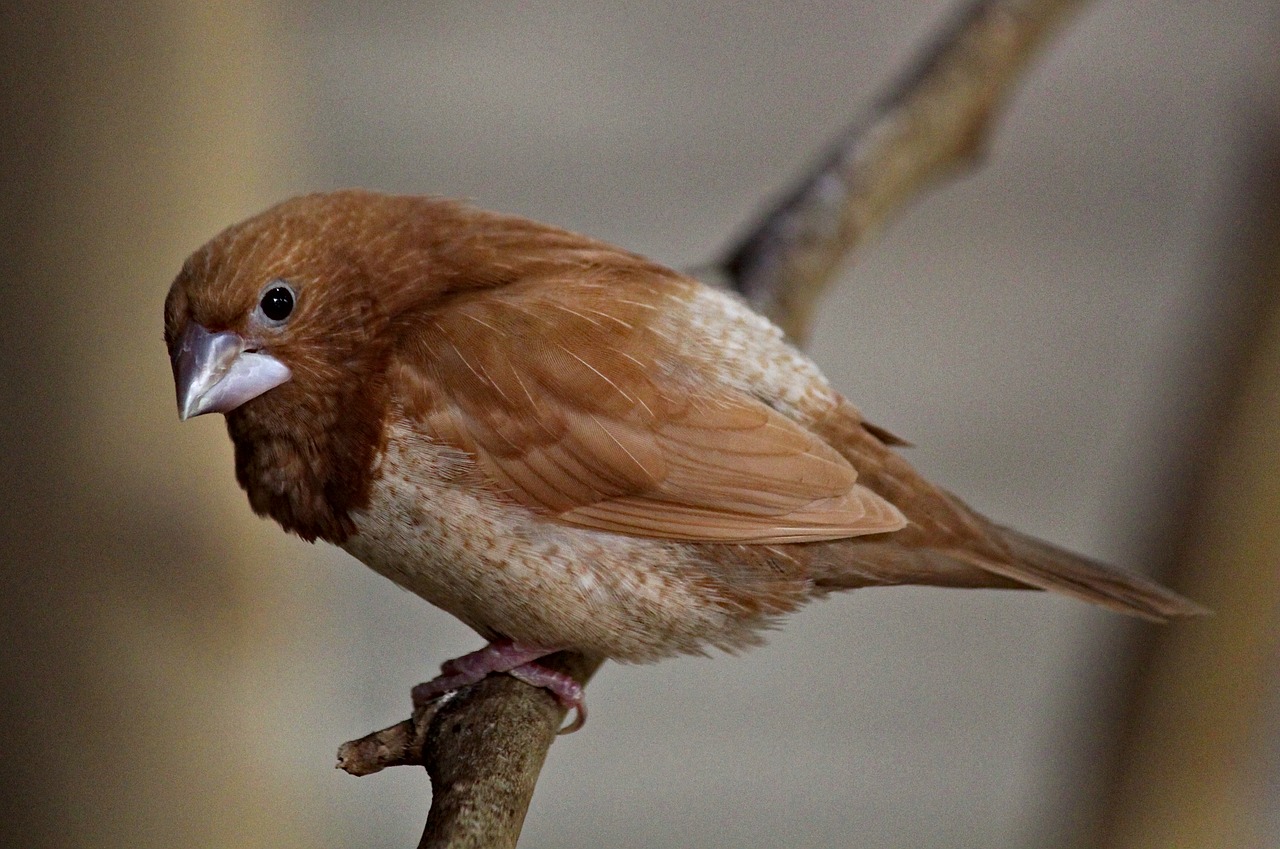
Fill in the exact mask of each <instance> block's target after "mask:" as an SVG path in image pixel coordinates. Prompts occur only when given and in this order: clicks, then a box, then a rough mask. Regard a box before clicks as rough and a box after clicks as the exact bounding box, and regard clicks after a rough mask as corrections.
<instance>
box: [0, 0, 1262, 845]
mask: <svg viewBox="0 0 1280 849" xmlns="http://www.w3.org/2000/svg"><path fill="white" fill-rule="evenodd" d="M951 8H952V4H951V3H949V2H934V0H929V2H920V0H910V2H908V0H895V1H894V2H889V1H888V0H874V2H854V1H853V0H848V1H847V2H813V3H796V2H784V1H783V0H777V1H776V2H753V3H738V2H721V1H720V0H702V2H698V3H668V2H656V3H647V4H635V3H612V2H589V3H588V2H570V0H564V2H548V3H538V4H514V3H465V4H464V3H441V2H398V3H374V4H347V3H339V2H317V3H283V2H269V0H257V2H243V3H226V4H212V3H154V2H129V3H115V4H110V3H70V2H65V0H52V1H51V2H47V3H43V4H19V3H8V4H5V5H4V7H3V9H2V10H0V39H2V40H3V42H2V43H3V50H4V56H3V59H4V65H5V67H7V68H8V71H6V72H5V85H4V94H3V96H2V98H3V100H2V102H3V109H4V113H3V122H2V124H3V126H4V131H3V137H4V145H5V148H6V149H5V150H4V151H3V153H4V156H3V161H4V167H5V172H6V175H7V176H6V179H5V191H4V193H3V196H2V197H0V225H2V226H3V228H4V230H3V247H2V248H0V257H2V260H0V261H2V262H3V267H2V269H0V270H2V271H3V275H4V276H3V281H2V282H0V292H3V298H4V301H3V310H2V312H0V318H2V319H3V321H4V332H3V336H2V337H0V345H3V349H2V350H3V358H2V362H0V368H2V369H3V376H2V378H0V392H3V406H4V410H5V416H4V417H3V425H2V427H3V440H4V443H3V449H4V456H5V462H4V463H3V464H0V466H2V471H0V474H2V475H3V479H2V483H3V486H4V487H5V489H6V491H8V492H9V493H10V495H9V496H8V503H9V505H10V506H9V507H8V508H6V509H5V510H4V511H3V515H4V523H5V529H6V533H5V534H4V539H3V556H4V563H5V566H6V568H5V570H4V574H5V586H4V588H3V595H4V601H5V608H6V609H5V611H4V615H3V623H4V629H5V635H4V645H5V651H4V656H5V661H6V667H7V670H6V671H7V673H8V674H7V675H6V684H5V696H4V700H3V701H4V706H5V712H6V714H7V715H6V717H5V723H4V727H5V728H6V734H5V737H6V742H7V745H6V764H5V766H6V768H5V770H4V774H5V775H4V779H3V780H4V783H5V796H6V799H7V802H8V807H9V812H8V813H7V814H6V816H5V818H4V825H3V826H0V828H3V829H5V830H8V831H10V832H11V834H9V835H7V836H3V837H0V843H3V844H4V845H9V846H31V847H45V846H48V847H55V846H57V847H61V846H66V847H71V846H94V847H172V846H179V845H181V846H188V845H190V846H217V847H258V846H264V847H265V846H270V847H302V846H307V847H327V846H334V847H336V846H346V845H362V846H371V847H403V846H412V845H414V844H415V843H416V841H417V838H418V835H419V833H420V830H421V827H422V823H423V821H424V818H425V812H426V808H427V800H428V796H429V783H428V781H427V778H426V775H425V773H424V772H423V771H421V770H417V769H396V770H391V771H389V772H386V773H383V774H379V775H376V776H372V777H369V778H364V779H355V778H351V777H349V776H347V775H345V774H343V773H340V772H338V771H336V770H334V769H333V762H334V751H335V749H336V746H337V745H338V744H339V743H340V742H342V741H343V740H346V739H349V738H352V737H357V736H360V735H362V734H364V733H366V732H367V731H370V730H373V729H375V728H380V727H383V726H385V725H389V724H391V723H393V722H395V721H398V720H400V719H402V718H404V716H405V715H407V712H408V707H409V704H408V698H407V696H408V690H409V687H410V686H411V685H412V684H413V683H416V682H417V681H419V680H422V679H424V678H426V677H429V676H430V675H431V674H433V672H434V670H435V667H436V665H437V664H438V663H439V662H440V661H441V660H443V659H445V658H448V657H451V656H454V655H457V654H460V653H462V652H465V651H468V650H470V649H473V648H476V647H478V645H479V640H478V638H477V637H476V636H475V635H474V634H472V633H470V632H469V631H468V630H467V629H466V628H465V627H463V626H462V625H460V624H459V623H457V622H455V621H453V620H452V619H451V618H449V617H448V616H447V615H446V614H444V613H441V612H439V611H437V610H434V609H432V608H430V607H429V606H428V605H426V604H425V603H423V602H420V601H419V600H417V599H416V598H413V597H410V596H409V595H407V594H405V593H403V592H401V591H399V590H397V589H395V588H394V587H393V586H391V584H390V583H388V582H386V581H384V580H383V579H382V578H380V577H378V576H376V575H374V574H373V573H372V572H371V571H369V570H367V569H365V568H364V567H363V566H361V565H360V564H358V563H356V562H355V561H354V560H352V559H351V558H349V557H348V556H347V555H345V554H343V553H342V552H340V551H337V550H336V549H332V548H329V547H326V546H323V545H320V546H311V545H307V544H305V543H303V542H301V541H299V540H297V539H295V538H292V537H286V536H285V535H284V534H283V533H281V532H280V531H279V530H278V529H277V528H276V527H275V526H274V525H271V524H268V523H267V522H265V521H262V520H259V519H256V518H255V517H254V516H253V515H252V514H251V513H250V511H249V508H248V505H247V502H246V501H245V499H244V497H243V494H242V493H241V492H240V491H239V490H238V488H237V487H236V484H235V481H234V479H233V473H232V462H231V446H230V443H229V441H228V440H227V438H226V435H225V430H224V428H223V424H222V421H221V419H220V418H219V417H216V416H208V417H204V418H201V419H197V420H195V421H193V422H191V423H188V424H186V425H182V426H180V425H179V423H178V421H177V417H176V414H175V412H174V402H173V392H172V386H171V377H170V373H169V365H168V362H167V358H166V356H165V352H164V347H163V344H162V341H161V304H162V301H163V298H164V295H165V292H166V291H167V289H168V285H169V282H170V280H171V279H172V277H173V275H174V274H175V273H176V271H177V269H178V267H179V265H180V264H181V262H182V260H183V259H184V258H185V256H186V255H187V254H188V253H189V252H191V251H192V250H194V249H195V248H196V247H198V246H199V245H200V244H201V243H202V242H203V241H205V240H206V239H207V238H209V237H210V236H212V235H213V234H214V233H215V232H216V231H218V230H219V229H221V228H222V227H224V226H226V225H228V224H230V223H232V222H234V221H237V220H239V219H241V218H243V217H245V216H247V215H249V214H252V213H254V212H257V211H258V210H260V209H261V208H263V207H265V206H267V205H269V204H270V203H272V202H274V201H276V200H279V199H281V198H283V197H286V196H289V195H292V194H297V193H301V192H305V191H310V190H316V189H327V188H334V187H339V186H349V185H359V186H365V187H369V188H375V189H381V190H386V191H393V192H404V193H438V194H445V195H454V196H463V197H468V198H472V199H474V200H475V201H476V202H477V203H479V204H481V205H483V206H487V207H492V208H496V209H501V210H505V211H510V212H516V213H521V214H525V215H528V216H532V217H536V218H539V219H544V220H547V221H550V222H553V223H556V224H559V225H562V226H566V227H569V228H573V229H577V230H581V231H584V232H587V233H589V234H591V235H594V236H597V237H601V238H604V239H607V240H610V241H614V242H617V243H619V244H622V245H624V246H626V247H629V248H631V249H634V250H638V251H641V252H643V253H646V254H649V255H651V256H653V257H655V258H657V259H659V260H662V261H665V262H668V263H670V264H673V265H676V266H683V267H687V266H692V265H696V264H699V263H701V262H703V261H705V260H707V259H708V258H710V257H712V256H714V255H715V254H716V252H717V251H719V250H721V249H722V248H723V247H724V246H725V245H726V244H727V242H728V239H729V238H730V237H731V236H733V235H735V234H737V233H738V232H740V231H741V228H742V227H743V225H744V224H745V223H746V222H747V221H748V220H750V219H751V218H752V217H753V216H754V214H755V213H756V212H757V211H758V210H759V208H760V207H761V204H762V203H763V202H764V201H765V200H766V199H768V198H770V197H772V196H774V195H775V194H776V193H777V192H779V191H780V190H782V189H783V188H784V187H785V186H787V185H788V183H789V182H790V181H791V180H792V179H793V178H794V177H795V176H797V175H798V173H799V172H800V171H801V170H802V168H803V166H804V165H805V164H806V163H808V162H809V161H810V160H811V158H812V156H813V154H814V153H815V152H816V150H817V149H818V148H819V146H820V145H822V144H823V143H825V141H826V140H827V139H828V138H829V137H830V136H831V134H832V133H834V132H835V131H837V130H838V129H840V128H841V127H843V126H844V125H845V124H846V123H847V122H848V121H849V120H850V119H852V118H853V117H854V115H855V114H857V113H858V111H859V110H860V109H861V108H862V107H864V106H865V105H867V104H868V103H869V101H870V100H871V99H872V98H873V96H874V95H875V93H876V92H877V91H879V90H880V89H881V88H882V87H883V86H885V85H886V84H887V83H888V82H889V81H890V80H892V79H893V78H894V77H896V76H897V75H898V73H899V72H900V71H901V69H903V68H904V67H905V66H906V64H907V63H908V62H909V61H910V59H911V57H913V56H914V55H916V52H917V50H918V49H919V48H921V47H922V46H923V44H924V43H926V42H927V40H928V38H929V37H930V36H931V35H932V34H933V33H934V32H935V31H936V30H937V28H938V27H939V25H940V24H941V23H942V22H943V21H944V20H945V19H946V18H947V14H948V11H949V10H950V9H951ZM1278 39H1280V14H1278V13H1277V9H1276V6H1275V4H1274V3H1273V2H1269V0H1222V2H1217V3H1196V2H1154V0H1152V2H1133V3H1119V2H1099V3H1095V4H1087V8H1086V10H1085V12H1084V14H1082V15H1081V16H1080V17H1079V18H1078V19H1076V20H1075V21H1074V22H1073V23H1072V24H1071V25H1070V26H1069V27H1068V28H1067V29H1066V30H1065V31H1064V32H1063V33H1062V34H1061V35H1060V36H1059V38H1058V39H1057V40H1056V41H1055V42H1054V43H1053V44H1052V45H1051V47H1050V49H1049V50H1048V51H1047V52H1046V53H1045V54H1044V55H1043V56H1042V59H1041V61H1040V62H1039V63H1038V64H1037V65H1036V67H1035V68H1034V69H1033V71H1032V72H1031V73H1030V74H1029V76H1028V77H1027V79H1026V82H1025V84H1024V85H1023V87H1022V89H1021V91H1020V93H1019V94H1018V95H1017V96H1016V98H1015V99H1014V101H1013V103H1012V108H1011V109H1010V111H1009V113H1008V115H1007V118H1006V120H1005V121H1004V122H1003V123H1002V125H1001V126H1000V128H999V129H998V132H997V134H996V137H995V141H994V144H993V146H992V149H991V152H990V158H989V160H988V163H987V165H986V167H985V168H984V169H983V170H981V171H980V172H978V173H977V174H976V175H974V176H971V177H969V178H967V179H965V180H963V181H962V182H959V183H957V184H954V185H951V186H948V187H946V188H944V189H942V190H941V191H939V192H937V193H932V194H928V195H926V196H924V197H922V198H921V199H920V200H919V201H918V202H917V203H916V204H915V205H914V206H913V207H912V208H911V209H910V210H909V211H908V212H907V213H906V214H904V215H903V216H901V217H900V218H899V220H898V221H897V222H896V224H895V225H894V226H892V227H891V228H889V230H888V232H887V233H886V234H885V235H884V237H883V239H882V240H881V241H879V242H878V243H876V244H873V245H871V246H869V247H868V249H866V250H865V251H864V252H863V253H862V255H861V257H860V261H859V262H858V263H857V264H856V265H855V266H852V267H851V268H850V270H849V272H848V273H847V274H846V275H845V277H844V279H843V281H842V282H841V284H840V285H839V286H838V287H837V288H836V289H835V290H834V291H833V292H832V293H831V295H830V297H829V299H828V301H827V302H826V305H825V307H824V308H823V309H822V310H821V314H822V318H821V321H820V323H819V325H818V327H817V328H816V330H815V334H814V341H813V344H812V346H811V350H812V352H813V353H814V355H815V357H816V358H817V359H818V361H819V362H820V363H821V364H822V365H823V367H824V368H825V369H826V371H827V372H828V373H829V374H830V375H831V377H832V378H833V380H834V381H835V382H836V383H837V384H838V385H839V386H840V387H841V388H842V389H843V390H845V391H846V392H847V393H848V394H849V395H850V397H852V398H853V399H854V400H855V402H856V403H858V405H859V406H860V407H861V408H862V409H863V411H864V412H865V413H866V414H867V415H868V417H869V418H870V419H871V420H872V421H875V422H877V423H880V424H883V425H884V426H886V427H889V428H891V429H892V430H893V431H895V432H897V433H900V434H901V435H902V436H904V437H906V438H908V439H910V440H912V441H913V442H915V443H916V444H917V445H918V446H919V447H917V448H913V449H910V456H911V458H912V460H913V461H914V462H915V463H916V464H917V465H918V466H919V467H921V468H922V469H923V470H924V471H925V472H926V473H927V474H928V475H929V476H930V477H932V478H933V479H934V480H937V481H939V482H940V483H943V484H944V485H946V486H948V487H949V488H951V489H953V490H955V491H956V492H958V493H960V494H962V495H963V496H964V497H965V498H966V499H968V500H969V501H970V502H971V503H972V504H974V505H975V506H976V507H978V508H979V509H981V510H983V511H984V512H987V513H989V514H991V515H993V516H996V517H998V518H1000V519H1001V520H1003V521H1005V522H1006V523H1009V524H1013V525H1016V526H1019V527H1021V528H1024V529H1026V530H1029V531H1032V532H1035V533H1037V534H1039V535H1041V536H1044V537H1046V538H1048V539H1050V540H1053V541H1055V542H1058V543H1061V544H1065V545H1068V546H1071V547H1073V548H1076V549H1078V550H1081V551H1083V552H1086V553H1088V554H1091V555H1094V556H1096V557H1099V558H1103V559H1106V560H1109V561H1112V562H1115V563H1118V564H1124V565H1126V566H1128V567H1130V568H1134V569H1138V570H1143V571H1146V572H1148V573H1151V574H1156V575H1159V576H1161V577H1163V578H1166V579H1168V580H1169V581H1170V582H1172V583H1173V584H1174V585H1176V586H1177V587H1178V588H1179V589H1181V590H1182V591H1183V592H1185V593H1187V594H1189V595H1192V596H1193V597H1195V598H1196V599H1198V600H1199V601H1201V602H1203V603H1205V604H1207V605H1209V606H1211V607H1213V608H1214V609H1215V611H1216V615H1215V616H1214V617H1212V618H1210V619H1207V620H1202V621H1194V622H1185V623H1178V624H1175V625H1171V626H1167V627H1163V628H1160V627H1155V626H1150V625H1146V624H1142V623H1135V622H1129V621H1122V620H1121V619H1120V618H1119V617H1116V616H1114V615H1111V614H1108V613H1105V612H1101V611H1098V610H1094V609H1090V608H1087V607H1085V606H1084V605H1081V604H1078V603H1074V602H1072V601H1069V600H1064V599H1061V598H1056V597H1049V596H1047V595H1042V594H1030V593H1028V594H1013V593H1000V592H959V591H943V590H928V589H895V590H867V591H863V592H860V593H854V594H849V595H845V596H843V597H840V598H835V599H832V600H829V601H827V602H825V603H822V604H818V605H815V606H814V607H812V608H811V609H809V610H807V611H804V612H803V613H801V614H799V615H797V616H795V617H793V618H792V619H791V620H790V621H789V622H788V623H787V625H786V627H785V629H784V630H782V631H780V632H779V633H778V634H776V635H775V636H774V637H773V638H772V639H771V641H770V644H769V646H768V647H767V648H764V649H762V650H758V651H755V652H753V653H750V654H748V655H746V656H743V657H741V658H724V657H718V658H714V659H711V660H707V659H688V660H680V661H674V662H668V663H664V664H661V665H657V666H652V667H620V666H616V665H611V666H606V667H605V669H604V670H602V672H601V673H600V674H599V675H598V677H597V678H596V679H595V680H594V681H593V683H592V685H591V688H590V699H591V706H592V721H591V723H590V724H589V725H588V726H587V728H586V730H585V731H584V732H583V733H580V734H576V735H573V736H571V737H567V738H563V739H561V740H560V741H558V742H557V743H556V744H555V746H554V747H553V749H552V751H551V755H550V758H549V760H548V764H547V767H546V769H545V771H544V773H543V776H542V780H541V783H540V785H539V789H538V793H537V795H536V796H535V797H534V801H533V807H532V809H531V812H530V814H529V818H528V821H527V824H526V828H525V836H524V842H523V844H522V845H527V846H543V845H557V846H563V847H588V846H603V845H609V846H616V847H658V846H682V845H700V846H706V847H716V846H734V847H739V846H780V845H785V846H789V847H808V846H813V847H817V846H833V845H835V846H856V847H903V846H910V847H938V849H943V847H946V849H954V847H988V849H989V848H990V847H1089V846H1108V847H1111V846H1115V847H1121V846H1124V847H1129V846H1134V847H1137V846H1151V847H1170V846H1179V847H1266V846H1280V813H1277V812H1278V811H1280V685H1278V682H1280V675H1278V674H1277V665H1278V656H1277V633H1278V631H1277V627H1278V624H1280V613H1278V610H1280V601H1278V599H1280V569H1278V568H1277V558H1278V557H1280V525H1278V524H1277V517H1278V516H1280V482H1278V481H1280V474H1278V473H1280V447H1278V446H1280V421H1278V414H1280V312H1278V311H1277V309H1276V307H1277V299H1276V295H1277V294H1278V293H1280V248H1278V246H1280V58H1278V54H1277V50H1276V45H1277V43H1280V41H1278Z"/></svg>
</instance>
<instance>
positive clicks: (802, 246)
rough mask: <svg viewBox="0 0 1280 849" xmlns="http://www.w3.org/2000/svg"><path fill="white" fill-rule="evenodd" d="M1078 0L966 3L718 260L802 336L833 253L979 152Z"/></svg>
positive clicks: (747, 293) (841, 254)
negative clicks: (899, 76) (1007, 102)
mask: <svg viewBox="0 0 1280 849" xmlns="http://www.w3.org/2000/svg"><path fill="white" fill-rule="evenodd" d="M1085 2H1087V0H982V2H976V3H973V4H972V5H970V6H969V7H968V8H966V9H964V10H963V11H962V12H961V13H960V14H959V15H958V16H957V17H956V19H955V21H954V22H953V23H952V24H951V26H950V27H948V28H947V29H946V30H945V31H944V32H943V33H942V34H941V36H940V37H939V38H938V39H937V40H936V41H935V42H934V43H933V45H932V47H931V48H930V49H929V50H927V51H925V54H924V56H923V58H922V60H921V61H920V62H919V63H918V64H917V65H916V66H915V67H914V68H913V69H912V70H910V71H909V72H908V73H907V74H906V75H905V76H904V77H903V78H902V79H901V80H900V81H899V82H898V83H897V85H894V86H892V87H891V88H890V89H889V90H888V92H887V93H886V94H885V95H884V96H882V97H881V98H880V99H879V100H878V101H877V102H876V104H875V105H874V106H873V107H872V109H871V110H870V111H869V113H868V114H867V115H865V116H863V117H862V118H860V119H859V120H857V121H855V122H854V123H853V124H851V125H850V126H849V128H848V129H847V130H845V131H844V132H843V133H841V134H840V135H839V136H838V137H837V138H836V139H835V141H834V142H833V143H832V144H831V145H830V146H829V147H828V148H827V150H826V152H825V153H824V154H823V155H822V157H821V158H820V159H819V161H818V163H817V165H816V166H815V167H814V168H813V169H812V170H811V171H810V172H809V173H808V174H807V175H806V176H805V177H804V178H803V179H802V180H800V181H799V183H798V184H796V185H795V186H794V187H793V188H792V189H791V190H790V191H789V192H787V193H786V194H785V195H784V196H783V197H782V198H781V200H779V201H778V202H776V203H775V204H774V205H773V206H772V207H770V208H769V209H768V210H767V211H766V212H765V213H764V215H763V216H762V217H761V218H760V220H759V221H757V223H756V224H755V225H754V226H752V227H751V229H750V230H749V231H748V232H747V233H746V234H745V235H744V236H743V237H741V239H740V240H739V241H738V242H737V243H736V244H734V245H733V246H732V247H731V248H730V249H729V250H728V251H727V252H726V255H725V256H724V257H723V259H722V260H721V261H720V262H719V263H718V267H719V268H720V270H721V271H723V273H724V274H725V275H726V276H727V277H728V280H729V285H730V286H731V287H732V288H733V289H735V290H737V291H738V292H739V293H741V294H742V295H743V296H744V297H746V299H747V300H748V301H749V302H750V303H751V305H752V306H753V307H755V309H756V310H758V311H759V312H761V313H764V314H765V315H767V316H769V318H771V319H773V321H774V322H775V323H777V324H778V325H779V326H781V327H782V328H783V329H784V330H785V331H787V335H788V336H789V337H791V339H792V340H793V341H795V342H797V343H799V344H803V343H804V341H805V337H806V336H807V334H808V330H809V326H810V323H811V321H812V316H813V310H814V306H815V305H816V303H817V301H818V299H819V297H820V296H821V295H822V294H823V292H824V291H825V290H826V288H827V286H828V285H829V284H830V282H831V280H832V278H834V277H835V275H836V273H837V272H838V271H839V270H840V267H841V264H842V262H843V260H844V259H845V258H846V257H847V256H848V255H849V254H850V253H852V252H853V251H854V250H855V249H857V248H858V247H861V245H862V244H863V243H864V242H866V241H867V239H868V238H869V237H870V236H871V235H873V234H874V233H875V232H876V230H877V229H878V228H879V227H880V226H881V225H883V224H884V223H885V221H886V220H887V219H888V218H889V217H890V216H891V215H892V214H893V213H895V212H896V211H897V210H898V209H899V208H901V207H902V206H903V205H904V204H905V203H906V202H907V201H908V200H910V199H911V198H913V197H914V196H915V195H917V194H918V193H919V192H920V191H921V190H922V189H924V188H925V187H926V186H927V185H929V184H930V183H931V182H934V181H936V180H939V179H941V178H942V177H945V176H949V175H951V174H953V173H956V172H958V171H959V170H961V169H964V168H971V167H973V166H974V165H975V164H976V163H977V162H978V161H979V160H980V159H981V157H982V154H983V152H984V148H985V145H986V143H987V139H988V137H989V135H990V133H991V127H992V124H993V122H994V119H995V118H996V117H997V116H998V114H999V111H1000V107H1001V106H1002V105H1003V104H1004V102H1005V100H1006V99H1007V98H1008V96H1009V95H1010V93H1011V92H1012V90H1013V88H1014V85H1015V84H1016V83H1017V81H1018V80H1019V78H1020V75H1021V73H1022V71H1023V70H1024V69H1025V68H1026V65H1027V61H1028V60H1029V59H1030V58H1031V57H1032V55H1034V53H1035V52H1036V50H1037V48H1039V47H1040V46H1041V45H1042V44H1043V43H1045V42H1046V41H1047V40H1048V38H1049V37H1050V36H1051V35H1052V34H1053V32H1055V30H1056V25H1057V24H1059V23H1061V22H1062V21H1063V19H1065V18H1066V17H1067V15H1068V14H1069V13H1071V12H1074V11H1076V9H1077V8H1079V7H1081V6H1083V5H1084V3H1085Z"/></svg>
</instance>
